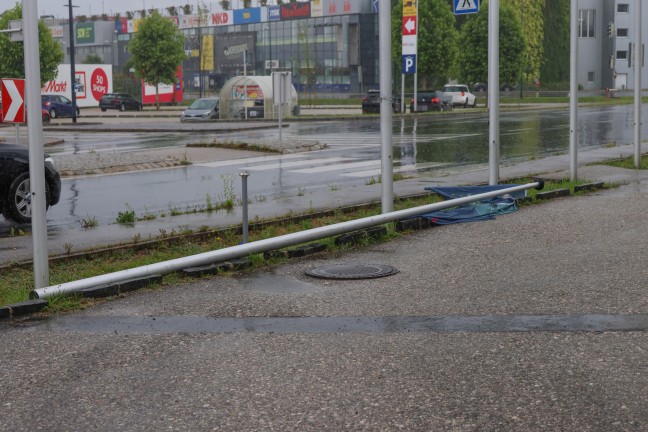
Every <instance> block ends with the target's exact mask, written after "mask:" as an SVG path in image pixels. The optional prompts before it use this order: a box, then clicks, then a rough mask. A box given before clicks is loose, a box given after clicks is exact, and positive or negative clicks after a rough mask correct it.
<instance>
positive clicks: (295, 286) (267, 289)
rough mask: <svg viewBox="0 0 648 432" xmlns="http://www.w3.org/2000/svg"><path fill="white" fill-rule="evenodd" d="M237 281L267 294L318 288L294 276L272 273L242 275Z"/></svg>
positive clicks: (302, 291) (304, 291)
mask: <svg viewBox="0 0 648 432" xmlns="http://www.w3.org/2000/svg"><path fill="white" fill-rule="evenodd" d="M239 281H240V283H241V285H243V287H244V288H245V289H248V290H252V291H257V292H264V293H268V294H284V293H285V294H288V293H291V294H299V293H309V292H315V291H317V290H319V289H320V288H319V287H318V286H315V285H312V284H309V283H307V282H304V281H301V280H299V279H297V278H296V277H294V276H288V275H278V274H274V273H257V274H254V275H250V276H245V277H242V278H241V279H240V280H239Z"/></svg>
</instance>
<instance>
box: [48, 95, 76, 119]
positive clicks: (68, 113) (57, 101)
mask: <svg viewBox="0 0 648 432" xmlns="http://www.w3.org/2000/svg"><path fill="white" fill-rule="evenodd" d="M41 103H42V104H43V109H44V110H45V111H47V112H48V114H49V116H50V118H53V119H55V118H58V117H73V116H74V113H75V112H76V115H77V116H78V115H79V113H80V110H79V107H78V106H77V105H74V107H73V106H72V101H71V100H70V99H68V98H66V97H65V96H61V95H41Z"/></svg>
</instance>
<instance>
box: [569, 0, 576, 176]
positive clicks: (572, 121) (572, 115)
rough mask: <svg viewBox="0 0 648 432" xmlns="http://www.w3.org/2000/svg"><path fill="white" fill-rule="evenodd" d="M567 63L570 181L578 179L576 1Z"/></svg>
mask: <svg viewBox="0 0 648 432" xmlns="http://www.w3.org/2000/svg"><path fill="white" fill-rule="evenodd" d="M569 39H570V53H571V54H570V62H569V156H570V158H569V171H570V175H569V177H570V179H571V181H576V179H577V178H578V166H577V164H578V149H577V147H578V0H571V30H570V38H569Z"/></svg>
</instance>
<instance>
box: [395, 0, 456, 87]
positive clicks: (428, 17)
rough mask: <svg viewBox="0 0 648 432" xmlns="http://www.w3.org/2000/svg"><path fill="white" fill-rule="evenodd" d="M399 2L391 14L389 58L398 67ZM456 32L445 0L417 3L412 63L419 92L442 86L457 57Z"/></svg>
mask: <svg viewBox="0 0 648 432" xmlns="http://www.w3.org/2000/svg"><path fill="white" fill-rule="evenodd" d="M402 23H403V0H399V1H398V3H397V4H396V6H394V8H393V10H392V58H393V60H394V62H396V63H397V64H400V63H401V56H402V52H403V46H402V32H401V28H402ZM457 37H458V35H457V30H456V29H455V16H454V13H453V12H452V7H451V6H450V5H449V4H448V2H447V1H446V0H419V5H418V29H417V43H418V47H417V50H416V54H417V55H416V62H417V67H416V69H417V74H418V79H419V81H420V82H421V86H420V87H421V88H426V87H430V86H437V85H443V84H445V83H446V82H447V80H448V77H449V76H450V70H451V68H452V65H453V62H454V58H455V56H456V53H457Z"/></svg>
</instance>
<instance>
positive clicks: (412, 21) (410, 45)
mask: <svg viewBox="0 0 648 432" xmlns="http://www.w3.org/2000/svg"><path fill="white" fill-rule="evenodd" d="M401 33H402V34H403V40H402V46H403V49H402V53H401V55H402V63H401V66H402V68H401V74H402V79H401V106H402V108H403V112H404V111H405V105H404V101H405V75H414V108H415V109H416V85H417V83H416V81H417V80H416V55H417V50H418V1H417V0H407V1H403V22H402V27H401Z"/></svg>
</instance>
